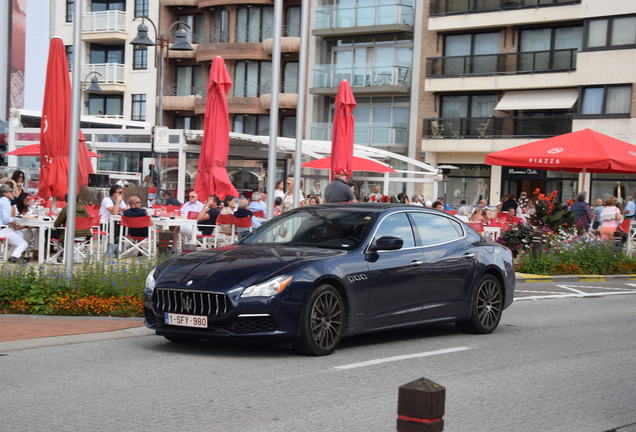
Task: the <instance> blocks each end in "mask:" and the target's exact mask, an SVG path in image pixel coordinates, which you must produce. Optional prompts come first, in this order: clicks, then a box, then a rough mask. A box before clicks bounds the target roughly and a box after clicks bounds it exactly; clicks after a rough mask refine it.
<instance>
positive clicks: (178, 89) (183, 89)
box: [164, 83, 203, 97]
mask: <svg viewBox="0 0 636 432" xmlns="http://www.w3.org/2000/svg"><path fill="white" fill-rule="evenodd" d="M164 95H166V96H199V97H201V96H203V86H186V85H183V84H179V83H170V84H168V85H167V86H165V88H164Z"/></svg>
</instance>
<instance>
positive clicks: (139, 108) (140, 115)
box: [130, 94, 146, 121]
mask: <svg viewBox="0 0 636 432" xmlns="http://www.w3.org/2000/svg"><path fill="white" fill-rule="evenodd" d="M130 119H131V120H139V121H145V120H146V95H145V94H134V95H132V111H131V115H130Z"/></svg>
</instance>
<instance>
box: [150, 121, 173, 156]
mask: <svg viewBox="0 0 636 432" xmlns="http://www.w3.org/2000/svg"><path fill="white" fill-rule="evenodd" d="M169 144H170V135H169V129H168V128H167V127H165V126H155V127H154V129H153V133H152V150H153V151H154V152H155V153H168V146H169Z"/></svg>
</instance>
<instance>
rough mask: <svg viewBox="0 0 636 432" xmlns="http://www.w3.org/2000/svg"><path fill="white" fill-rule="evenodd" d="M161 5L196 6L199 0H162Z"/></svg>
mask: <svg viewBox="0 0 636 432" xmlns="http://www.w3.org/2000/svg"><path fill="white" fill-rule="evenodd" d="M161 5H162V6H177V7H184V6H192V7H196V6H197V0H162V1H161Z"/></svg>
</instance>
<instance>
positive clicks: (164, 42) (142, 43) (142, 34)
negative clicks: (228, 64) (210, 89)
mask: <svg viewBox="0 0 636 432" xmlns="http://www.w3.org/2000/svg"><path fill="white" fill-rule="evenodd" d="M137 19H141V24H139V26H138V27H137V35H136V36H135V37H134V38H133V40H131V41H130V44H131V45H134V46H137V47H146V48H147V47H150V46H154V47H157V46H158V47H159V50H155V67H156V68H157V73H158V75H159V78H158V79H159V90H158V92H157V93H158V94H159V101H158V103H157V108H156V110H155V126H162V125H163V81H164V79H163V73H164V72H163V48H164V47H167V48H168V50H175V51H192V50H193V49H194V48H192V45H190V42H188V33H187V32H186V31H185V30H183V29H177V31H176V32H175V37H174V39H175V40H174V43H173V44H172V45H170V31H171V30H172V28H173V27H174V26H178V25H179V24H182V25H184V26H185V27H186V28H187V29H188V30H192V28H191V27H190V26H189V25H188V24H187V23H185V22H183V21H175V22H173V23H172V24H170V27H168V31H167V32H166V34H159V31H158V30H157V26H156V25H155V23H154V22H153V21H152V20H151V19H150V18H147V17H136V18H135V19H133V21H136V20H137ZM146 21H148V22H149V23H150V24H151V25H152V28H153V29H154V30H155V40H154V42H153V40H152V39H150V38H149V37H148V26H147V25H146ZM154 150H155V149H154V139H153V145H152V152H153V159H155V160H157V164H156V165H157V174H158V176H159V184H158V185H157V188H161V156H157V154H156V152H155V151H154Z"/></svg>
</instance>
